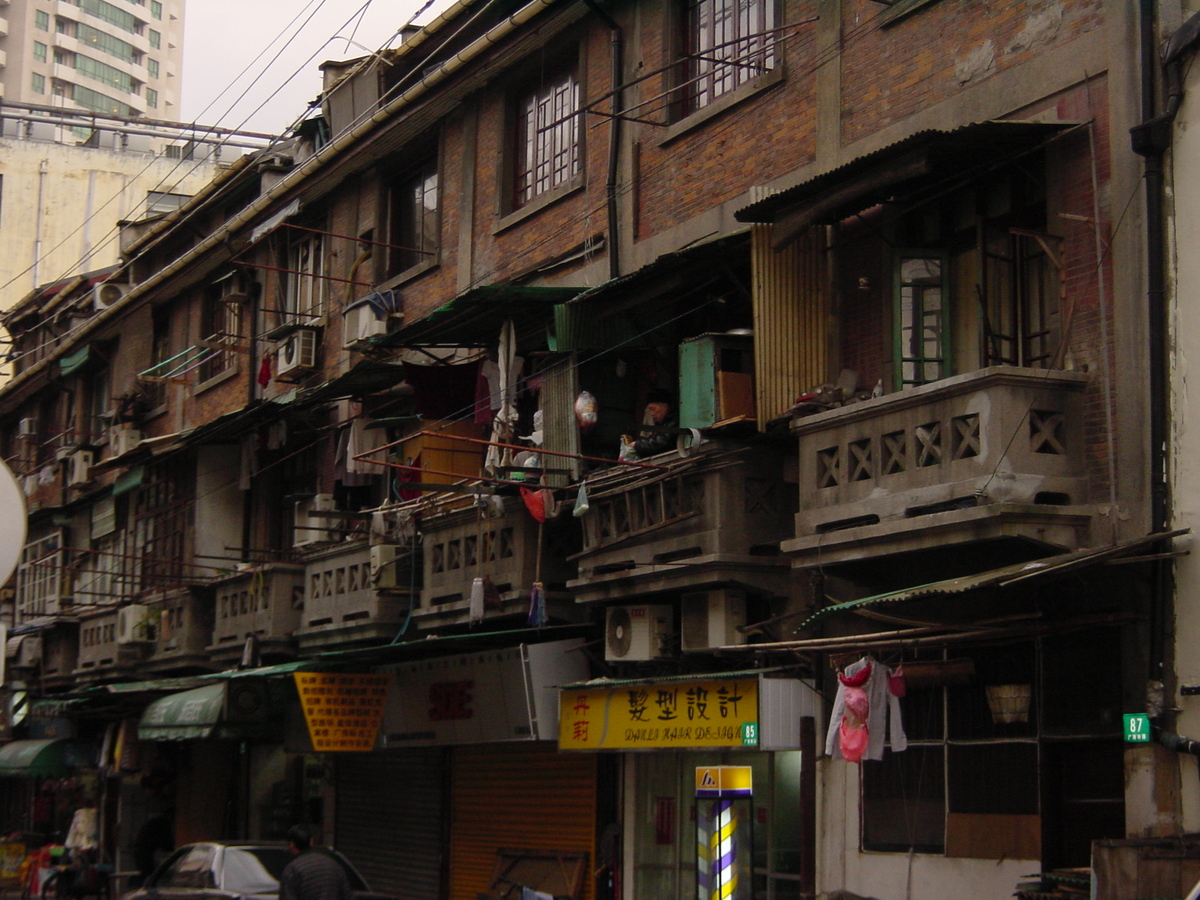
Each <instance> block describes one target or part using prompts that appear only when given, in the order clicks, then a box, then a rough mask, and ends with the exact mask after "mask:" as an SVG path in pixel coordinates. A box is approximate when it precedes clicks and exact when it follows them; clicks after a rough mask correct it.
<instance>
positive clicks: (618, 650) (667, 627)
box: [604, 606, 671, 662]
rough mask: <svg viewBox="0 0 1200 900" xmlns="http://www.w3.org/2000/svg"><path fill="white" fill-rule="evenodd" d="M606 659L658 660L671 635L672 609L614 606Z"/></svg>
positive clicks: (607, 630)
mask: <svg viewBox="0 0 1200 900" xmlns="http://www.w3.org/2000/svg"><path fill="white" fill-rule="evenodd" d="M606 613H607V621H606V624H605V629H604V658H605V659H606V660H609V661H610V662H630V661H635V660H647V659H658V658H659V657H662V656H666V655H667V654H668V652H669V650H668V648H667V647H666V646H664V644H665V642H666V640H667V638H668V637H669V636H670V634H671V607H669V606H611V607H609V608H608V610H607V611H606Z"/></svg>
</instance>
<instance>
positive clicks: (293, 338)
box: [275, 328, 317, 377]
mask: <svg viewBox="0 0 1200 900" xmlns="http://www.w3.org/2000/svg"><path fill="white" fill-rule="evenodd" d="M316 367H317V329H315V328H297V329H296V330H295V331H293V332H292V333H291V334H289V335H288V336H287V337H286V338H284V339H283V340H282V341H281V342H280V344H279V351H278V357H277V359H276V365H275V375H276V376H277V377H282V376H284V375H287V374H289V373H291V372H296V371H301V370H305V369H315V368H316Z"/></svg>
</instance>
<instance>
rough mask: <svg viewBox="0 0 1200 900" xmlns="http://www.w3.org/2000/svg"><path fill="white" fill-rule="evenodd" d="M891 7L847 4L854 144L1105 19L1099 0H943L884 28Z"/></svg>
mask: <svg viewBox="0 0 1200 900" xmlns="http://www.w3.org/2000/svg"><path fill="white" fill-rule="evenodd" d="M886 11H887V10H886V7H883V6H881V5H880V4H879V3H876V2H873V0H853V2H848V3H846V4H845V6H844V13H843V18H842V25H843V52H842V57H841V67H842V68H841V72H842V121H843V133H842V140H843V142H844V143H852V142H854V141H856V140H859V139H861V138H863V137H865V136H867V135H869V134H871V133H873V132H875V131H878V130H880V129H882V128H885V127H887V126H888V125H892V124H894V123H896V122H899V121H902V120H903V119H905V118H906V117H908V116H911V115H913V114H914V113H916V112H919V111H921V110H923V109H925V108H927V107H929V106H930V105H932V104H935V103H939V102H941V101H943V100H946V99H947V98H949V97H951V96H952V95H953V94H954V93H955V92H957V91H960V90H962V89H964V88H967V87H971V86H973V85H976V84H979V83H981V82H984V81H986V80H987V79H988V78H990V77H992V76H993V75H995V74H997V73H999V72H1003V71H1005V70H1007V69H1011V68H1013V67H1014V66H1019V65H1021V64H1022V63H1025V62H1028V61H1030V60H1031V59H1033V58H1035V57H1036V56H1038V55H1041V54H1045V53H1046V52H1047V51H1048V50H1050V49H1052V48H1055V47H1059V46H1062V45H1064V44H1066V43H1068V42H1069V41H1071V40H1073V39H1075V38H1077V37H1079V36H1080V35H1082V34H1084V33H1086V32H1088V31H1090V30H1092V29H1094V28H1098V27H1100V26H1101V25H1103V21H1104V19H1103V4H1102V3H1101V2H1099V0H1033V2H1017V3H994V4H988V5H987V7H986V8H984V7H981V6H980V5H979V4H978V3H976V2H974V0H940V2H937V3H933V4H930V5H928V6H926V7H924V8H922V9H921V10H919V11H918V12H916V13H914V14H912V15H910V16H908V17H906V18H904V19H900V20H898V21H896V22H895V23H894V24H891V25H888V26H885V27H879V25H878V19H879V18H880V17H881V16H883V15H884V14H885V13H886Z"/></svg>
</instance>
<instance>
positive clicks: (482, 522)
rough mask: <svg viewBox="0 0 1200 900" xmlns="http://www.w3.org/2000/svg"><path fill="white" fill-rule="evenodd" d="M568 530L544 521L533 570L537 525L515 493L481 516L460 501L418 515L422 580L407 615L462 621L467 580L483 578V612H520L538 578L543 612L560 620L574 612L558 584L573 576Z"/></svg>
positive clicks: (563, 523)
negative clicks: (486, 587) (486, 584)
mask: <svg viewBox="0 0 1200 900" xmlns="http://www.w3.org/2000/svg"><path fill="white" fill-rule="evenodd" d="M567 518H568V519H569V513H568V514H567ZM572 530H573V529H572V527H571V524H570V522H569V521H567V519H558V520H556V521H555V522H552V523H548V524H547V525H546V527H545V531H544V534H543V550H542V558H541V559H542V562H541V568H540V570H539V568H538V564H537V562H538V523H537V522H536V521H534V519H533V517H532V516H530V515H529V513H528V512H527V511H526V509H525V506H524V504H523V503H522V502H521V500H520V499H518V498H515V497H506V498H504V512H503V514H502V515H487V514H484V516H483V518H481V517H480V512H479V511H478V510H477V509H476V508H475V507H465V508H462V509H455V510H452V511H448V512H444V513H441V514H440V515H437V516H435V517H430V518H427V519H425V520H424V521H422V523H421V532H422V535H423V538H424V548H425V549H424V566H423V568H424V577H425V583H424V587H423V589H422V591H421V603H420V606H418V607H417V608H416V609H415V610H414V611H413V618H414V619H415V620H417V621H418V622H419V623H420V624H421V625H424V626H428V627H433V626H436V625H449V624H459V623H465V622H466V621H467V619H468V612H469V608H470V601H471V587H472V584H473V583H474V581H475V579H476V578H483V577H486V578H488V579H489V580H490V581H491V583H492V587H493V588H494V591H492V592H489V601H488V604H487V607H486V613H485V614H486V616H487V618H495V617H498V616H505V615H508V616H515V615H525V614H527V613H528V610H529V594H530V589H531V588H532V587H533V583H534V581H535V580H538V579H539V578H540V580H541V582H542V584H543V585H545V586H546V589H547V594H546V597H547V611H548V612H549V614H550V615H551V616H552V617H554V618H557V619H560V620H561V619H568V620H570V619H576V618H579V615H578V612H577V610H576V608H575V605H574V603H573V601H572V598H571V596H570V595H569V594H567V593H566V592H565V591H564V589H563V587H564V585H565V584H566V582H567V580H568V579H569V578H571V577H573V576H574V574H575V567H574V565H572V564H571V563H570V562H568V561H567V559H566V557H567V556H568V554H569V553H570V550H571V549H573V548H572V547H570V546H569V544H568V541H567V539H566V537H565V536H566V535H568V534H569V533H570V532H571V531H572Z"/></svg>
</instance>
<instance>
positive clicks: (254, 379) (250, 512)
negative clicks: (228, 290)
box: [239, 281, 262, 562]
mask: <svg viewBox="0 0 1200 900" xmlns="http://www.w3.org/2000/svg"><path fill="white" fill-rule="evenodd" d="M247 294H248V295H249V297H250V303H249V306H250V354H249V356H250V372H249V375H250V377H249V378H247V379H246V406H248V407H249V406H253V405H254V403H255V401H257V400H258V395H259V394H260V393H261V388H259V385H258V370H259V367H260V366H261V365H262V361H261V360H260V359H259V358H258V357H257V356H256V355H255V351H256V350H257V349H258V346H259V344H260V343H262V342H261V341H259V339H258V315H259V311H260V307H261V306H262V304H261V303H260V302H259V301H260V300H261V299H262V284H261V283H260V282H258V281H251V282H250V284H249V285H247ZM241 449H242V448H239V450H241ZM253 541H254V490H253V488H251V489H250V490H248V491H244V492H243V493H242V562H250V547H251V546H252V545H253Z"/></svg>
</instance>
